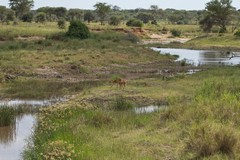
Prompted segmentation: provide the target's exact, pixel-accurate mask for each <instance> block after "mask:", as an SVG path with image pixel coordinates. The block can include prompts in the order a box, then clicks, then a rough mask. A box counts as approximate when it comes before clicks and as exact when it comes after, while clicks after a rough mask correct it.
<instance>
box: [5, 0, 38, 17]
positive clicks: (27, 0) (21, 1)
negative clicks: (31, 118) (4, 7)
mask: <svg viewBox="0 0 240 160" xmlns="http://www.w3.org/2000/svg"><path fill="white" fill-rule="evenodd" d="M33 6H34V1H33V0H9V7H10V8H11V9H12V10H14V11H15V13H16V17H17V18H20V19H21V18H22V16H23V15H24V14H25V13H28V12H29V11H30V10H31V8H32V7H33Z"/></svg>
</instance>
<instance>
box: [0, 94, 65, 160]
mask: <svg viewBox="0 0 240 160" xmlns="http://www.w3.org/2000/svg"><path fill="white" fill-rule="evenodd" d="M62 101H65V100H64V99H52V100H42V101H41V100H19V99H15V100H9V101H6V100H5V101H0V107H1V106H9V107H11V106H14V107H18V106H22V105H26V106H32V107H41V106H49V105H53V104H55V103H57V102H62ZM35 122H36V119H35V116H34V115H33V114H24V115H18V116H17V117H16V121H15V123H14V124H12V125H11V126H7V127H0V160H19V159H21V153H22V152H23V150H24V146H25V145H26V140H27V139H28V138H29V136H30V135H31V133H32V132H33V126H34V124H35Z"/></svg>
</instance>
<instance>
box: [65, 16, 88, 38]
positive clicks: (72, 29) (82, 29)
mask: <svg viewBox="0 0 240 160" xmlns="http://www.w3.org/2000/svg"><path fill="white" fill-rule="evenodd" d="M66 35H67V36H68V37H73V38H80V39H87V38H89V36H90V32H89V29H88V27H87V26H86V25H85V24H84V23H82V22H81V21H77V20H76V21H71V22H70V26H69V28H68V32H67V34H66Z"/></svg>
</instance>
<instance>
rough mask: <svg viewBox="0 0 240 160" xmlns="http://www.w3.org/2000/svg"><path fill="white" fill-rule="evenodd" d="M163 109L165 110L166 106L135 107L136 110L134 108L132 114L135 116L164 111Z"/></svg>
mask: <svg viewBox="0 0 240 160" xmlns="http://www.w3.org/2000/svg"><path fill="white" fill-rule="evenodd" d="M165 108H166V106H154V105H150V106H145V107H136V108H134V112H135V113H136V114H142V113H152V112H157V111H160V110H162V109H165Z"/></svg>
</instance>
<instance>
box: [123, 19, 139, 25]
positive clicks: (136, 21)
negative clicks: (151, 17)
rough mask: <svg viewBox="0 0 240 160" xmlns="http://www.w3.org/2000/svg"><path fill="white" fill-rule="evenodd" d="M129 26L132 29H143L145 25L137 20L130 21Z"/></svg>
mask: <svg viewBox="0 0 240 160" xmlns="http://www.w3.org/2000/svg"><path fill="white" fill-rule="evenodd" d="M126 25H127V26H131V27H142V26H143V23H142V21H140V20H137V19H130V20H129V21H128V22H127V23H126Z"/></svg>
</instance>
